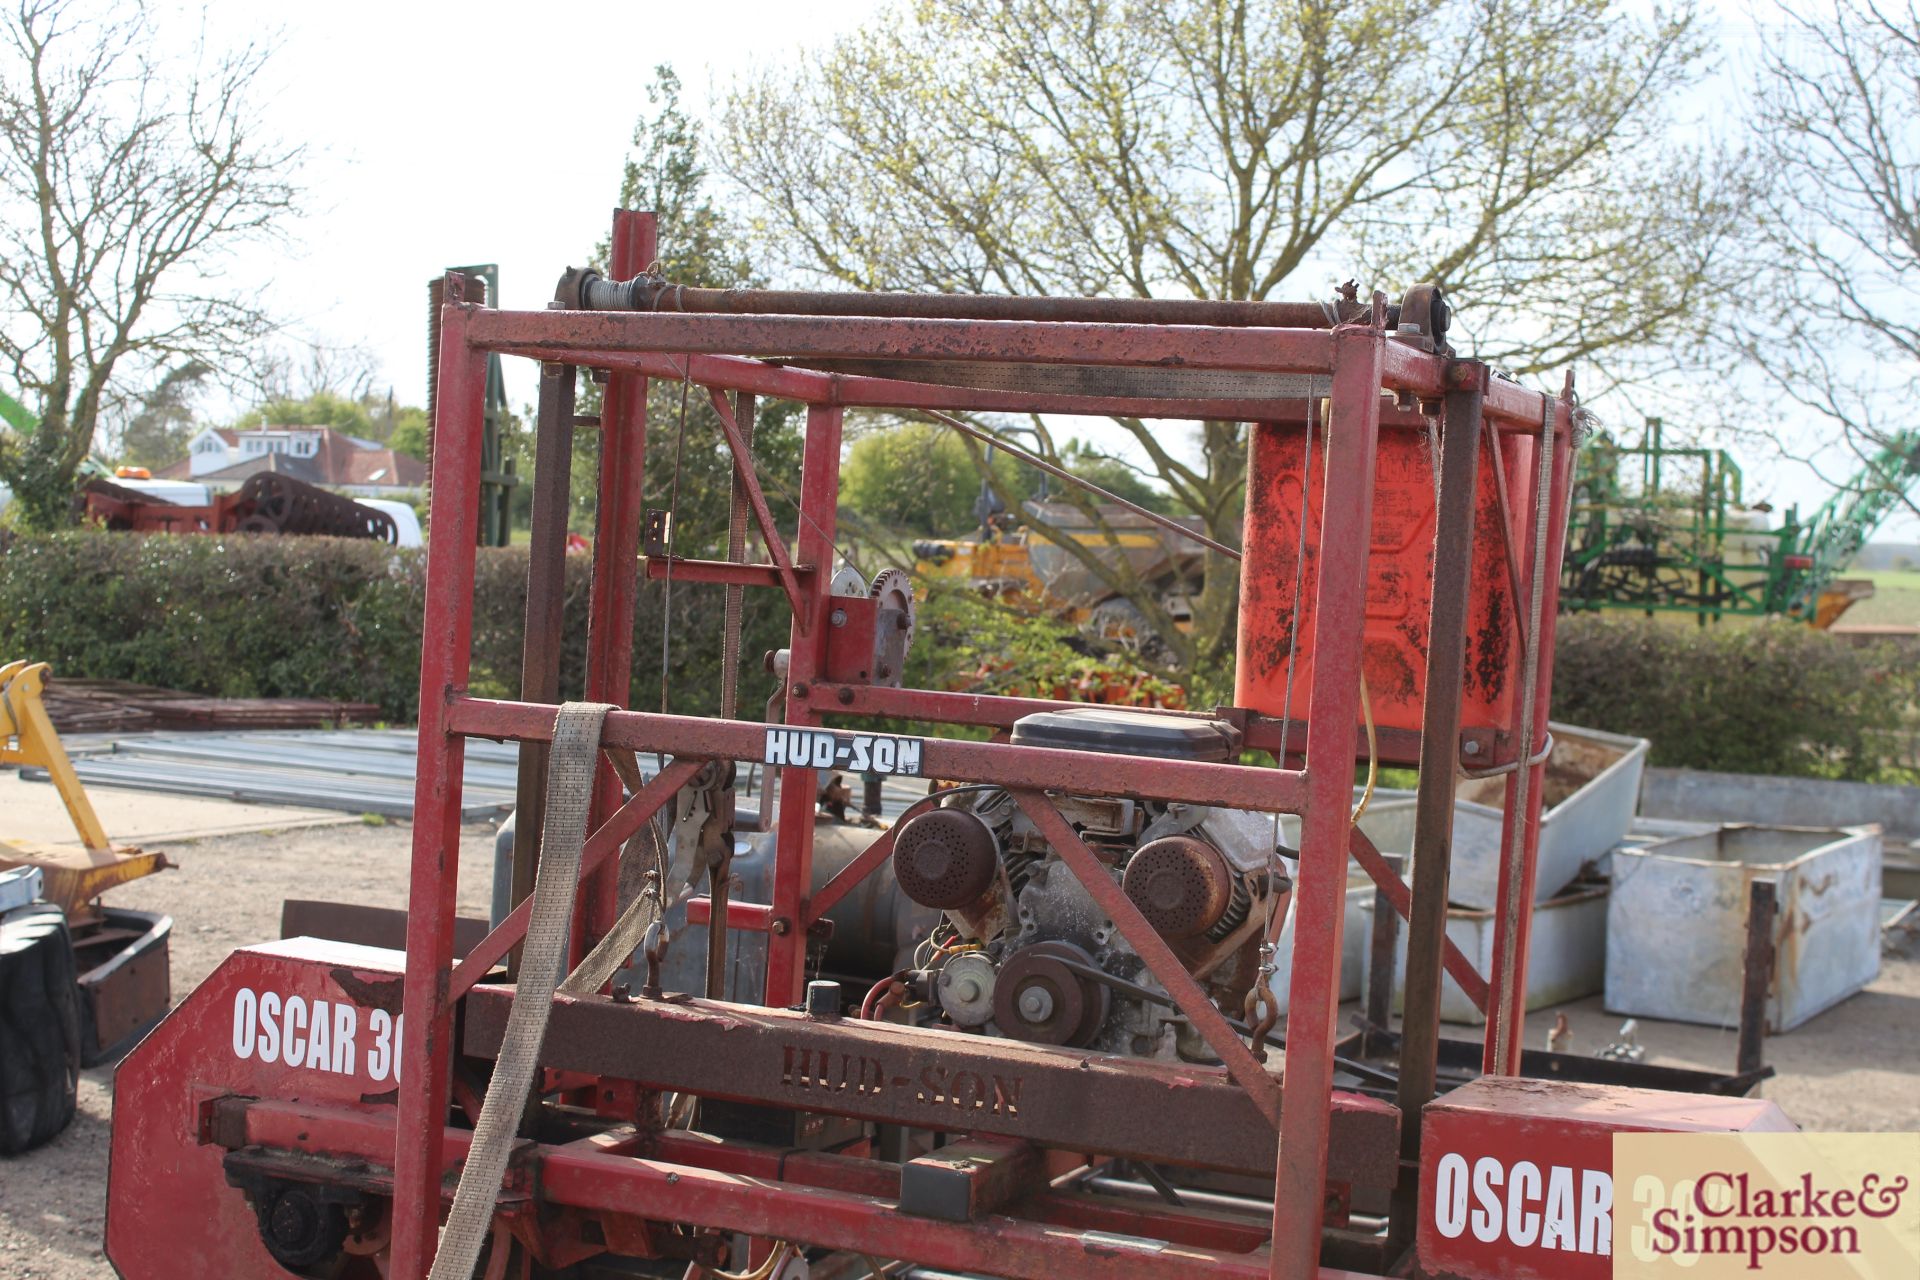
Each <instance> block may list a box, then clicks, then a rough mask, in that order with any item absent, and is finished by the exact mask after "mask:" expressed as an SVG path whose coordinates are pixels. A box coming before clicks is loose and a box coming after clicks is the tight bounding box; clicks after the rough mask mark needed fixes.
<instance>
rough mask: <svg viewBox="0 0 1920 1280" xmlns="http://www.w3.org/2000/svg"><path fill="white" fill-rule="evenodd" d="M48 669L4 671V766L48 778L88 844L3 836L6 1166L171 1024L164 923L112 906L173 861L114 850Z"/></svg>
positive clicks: (0, 964)
mask: <svg viewBox="0 0 1920 1280" xmlns="http://www.w3.org/2000/svg"><path fill="white" fill-rule="evenodd" d="M47 676H48V668H47V664H46V663H44V662H8V663H4V664H0V765H12V766H24V767H30V768H41V769H45V770H46V771H47V774H48V777H49V778H50V779H51V780H52V782H53V785H54V789H55V790H56V791H57V792H58V794H59V796H60V800H61V803H62V804H64V805H65V806H66V810H67V816H68V817H69V818H71V819H72V821H73V826H74V830H75V832H76V833H78V835H79V837H80V843H79V844H78V845H65V844H60V845H54V844H42V843H39V842H37V841H27V840H20V839H11V838H8V837H7V836H6V834H5V833H4V832H3V831H0V1023H4V1025H5V1026H6V1027H7V1028H8V1034H7V1035H5V1036H4V1037H0V1156H7V1155H12V1154H14V1153H15V1152H18V1151H24V1150H26V1149H28V1148H30V1147H35V1146H38V1145H40V1144H41V1143H43V1142H45V1141H47V1140H48V1139H50V1138H52V1137H53V1136H54V1135H55V1134H57V1133H59V1132H60V1130H61V1129H63V1128H65V1127H66V1125H67V1122H68V1121H69V1120H71V1119H72V1118H73V1112H74V1107H75V1105H76V1101H77V1094H78V1085H79V1075H80V1068H81V1067H83V1066H92V1065H94V1064H95V1063H98V1062H101V1061H104V1060H106V1059H108V1058H110V1057H113V1056H115V1055H116V1054H117V1053H118V1052H120V1051H121V1050H122V1049H124V1048H126V1047H128V1046H130V1045H131V1044H132V1042H133V1041H134V1040H135V1039H136V1038H137V1037H139V1036H140V1035H142V1034H144V1033H145V1032H146V1030H147V1029H148V1028H150V1027H151V1026H152V1025H153V1024H154V1023H155V1022H157V1021H159V1019H160V1017H161V1015H162V1014H164V1013H165V1012H166V1011H167V1007H168V1001H169V998H170V995H171V990H170V986H171V974H170V972H169V968H168V957H167V939H168V935H169V934H170V933H171V932H172V929H173V921H172V920H171V919H170V918H169V917H167V916H163V915H154V914H152V913H149V912H143V911H130V910H127V909H125V908H122V907H109V906H105V905H104V904H102V903H101V901H100V896H101V895H102V894H103V893H105V892H106V891H107V890H109V889H112V888H114V887H115V886H117V885H122V884H125V883H127V882H128V881H129V880H137V879H139V878H140V877H142V876H146V875H151V874H153V873H154V872H156V871H160V870H164V869H165V868H166V867H167V866H168V862H167V858H166V855H165V854H163V853H157V852H151V853H150V852H147V851H145V850H141V849H137V848H132V847H129V846H116V845H114V844H113V843H112V842H111V841H110V840H109V839H108V838H107V833H106V829H105V828H104V827H102V826H101V823H100V819H99V816H98V815H97V814H95V813H94V810H93V803H92V802H91V801H90V800H89V799H88V798H87V793H86V789H85V788H84V787H82V786H81V785H80V779H79V777H78V776H77V775H76V774H75V773H74V770H73V762H72V761H71V760H70V759H69V758H68V756H67V751H66V747H65V746H64V745H63V744H62V743H61V741H60V735H59V734H58V733H57V732H56V731H55V729H54V727H53V722H52V721H51V720H50V719H49V718H48V716H47V708H46V702H45V698H44V694H45V691H46V685H47Z"/></svg>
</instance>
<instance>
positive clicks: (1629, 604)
mask: <svg viewBox="0 0 1920 1280" xmlns="http://www.w3.org/2000/svg"><path fill="white" fill-rule="evenodd" d="M1916 479H1920V430H1906V431H1902V432H1899V433H1897V434H1896V435H1894V436H1893V437H1892V438H1890V439H1888V440H1887V441H1885V442H1884V444H1883V445H1882V447H1881V448H1879V449H1878V450H1877V451H1876V452H1875V453H1874V454H1873V455H1872V456H1870V457H1868V458H1867V459H1866V460H1865V462H1864V464H1863V465H1862V467H1861V468H1860V470H1859V471H1858V472H1857V473H1856V474H1855V475H1854V476H1853V477H1852V478H1851V479H1849V480H1848V482H1847V483H1846V484H1844V485H1842V486H1841V487H1840V488H1839V489H1838V490H1836V491H1835V493H1834V494H1833V496H1832V497H1830V498H1828V499H1827V500H1826V501H1825V502H1824V503H1822V504H1821V505H1820V507H1819V509H1818V510H1816V511H1814V512H1813V513H1812V514H1811V515H1810V516H1808V517H1807V518H1805V519H1802V518H1801V517H1800V514H1799V510H1798V508H1794V507H1790V508H1788V509H1787V512H1786V514H1785V517H1784V519H1783V520H1782V521H1781V523H1780V524H1779V525H1778V526H1775V527H1769V525H1768V523H1767V515H1768V514H1769V513H1770V511H1771V508H1768V507H1767V506H1765V505H1764V504H1758V505H1755V506H1751V507H1750V506H1748V505H1747V504H1746V501H1745V498H1744V496H1743V494H1742V492H1741V487H1742V476H1741V473H1740V467H1739V465H1738V464H1737V463H1736V462H1734V460H1733V459H1732V457H1731V456H1729V455H1728V454H1727V452H1726V451H1725V450H1723V449H1709V448H1703V447H1697V446H1680V445H1669V444H1667V443H1666V442H1665V440H1664V438H1663V432H1662V424H1661V422H1660V420H1659V419H1657V418H1655V419H1650V420H1649V421H1648V423H1647V430H1646V433H1645V435H1644V436H1643V437H1642V439H1641V441H1640V443H1639V444H1637V445H1626V444H1621V443H1619V442H1618V441H1616V440H1613V439H1611V438H1610V437H1608V436H1607V435H1605V434H1604V433H1602V434H1600V435H1597V436H1595V437H1594V439H1593V440H1592V441H1590V442H1589V443H1588V444H1587V446H1586V448H1585V449H1583V450H1582V451H1581V454H1580V465H1579V471H1578V473H1577V475H1576V476H1575V479H1574V489H1573V496H1572V504H1573V505H1572V512H1571V520H1572V527H1571V528H1570V529H1569V530H1568V535H1567V555H1566V564H1565V568H1564V575H1565V576H1564V581H1563V584H1562V587H1561V596H1560V599H1561V605H1562V607H1563V608H1565V609H1568V610H1599V609H1631V610H1637V611H1640V612H1643V613H1646V614H1649V615H1651V614H1654V613H1682V614H1693V615H1694V616H1695V617H1697V618H1699V619H1700V620H1701V621H1702V622H1703V623H1704V622H1706V621H1708V620H1711V619H1717V618H1719V617H1721V616H1722V615H1726V614H1732V615H1744V616H1786V617H1794V618H1801V619H1804V620H1805V621H1807V622H1808V623H1810V624H1811V625H1813V626H1815V627H1818V628H1821V629H1823V630H1824V629H1825V628H1827V627H1830V626H1832V625H1833V623H1834V622H1835V621H1837V620H1838V619H1839V617H1840V615H1841V614H1843V613H1845V612H1846V610H1847V608H1848V607H1849V606H1850V605H1852V604H1853V603H1855V602H1856V601H1858V600H1862V599H1865V598H1866V597H1868V596H1870V595H1872V594H1873V584H1872V583H1870V582H1865V581H1861V580H1857V579H1845V578H1841V577H1840V576H1839V574H1840V572H1841V571H1842V570H1843V569H1845V568H1846V566H1847V565H1848V563H1849V562H1850V561H1852V559H1853V557H1854V556H1855V555H1856V554H1858V552H1859V550H1860V548H1861V547H1862V546H1864V545H1865V544H1866V541H1867V539H1868V538H1870V537H1872V536H1873V532H1874V530H1875V529H1877V528H1878V527H1879V526H1880V524H1881V523H1882V522H1883V521H1884V520H1885V519H1886V518H1887V517H1888V516H1889V515H1890V514H1891V513H1892V512H1893V511H1894V509H1895V508H1897V507H1899V506H1900V505H1901V504H1902V503H1904V502H1905V501H1906V497H1905V495H1906V492H1907V490H1908V489H1909V488H1910V487H1911V486H1912V485H1913V483H1914V482H1915V480H1916Z"/></svg>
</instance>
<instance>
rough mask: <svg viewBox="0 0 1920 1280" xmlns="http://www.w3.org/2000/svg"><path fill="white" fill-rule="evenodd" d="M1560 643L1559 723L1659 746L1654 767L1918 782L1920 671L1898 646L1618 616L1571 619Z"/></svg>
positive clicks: (1787, 630) (1775, 628)
mask: <svg viewBox="0 0 1920 1280" xmlns="http://www.w3.org/2000/svg"><path fill="white" fill-rule="evenodd" d="M1558 637H1559V638H1558V643H1557V647H1556V652H1555V655H1554V665H1553V715H1554V718H1555V719H1556V720H1561V721H1565V722H1567V723H1569V724H1579V725H1586V726H1588V727H1591V728H1595V729H1608V730H1612V731H1614V732H1617V733H1631V734H1637V735H1639V736H1640V737H1644V738H1649V739H1651V740H1652V742H1653V749H1652V762H1653V763H1654V764H1662V765H1676V766H1682V767H1687V768H1695V769H1721V770H1726V771H1728V772H1732V773H1770V774H1798V775H1810V776H1819V777H1838V778H1851V779H1856V780H1860V781H1908V780H1909V779H1908V778H1906V777H1904V776H1903V771H1902V770H1901V768H1900V766H1899V762H1898V760H1897V759H1896V758H1895V756H1894V755H1893V754H1892V752H1893V750H1894V738H1893V736H1892V732H1891V731H1893V730H1897V729H1899V728H1901V727H1902V726H1903V724H1905V723H1906V722H1907V720H1908V718H1909V717H1910V716H1912V714H1913V708H1914V705H1915V703H1916V700H1920V672H1917V671H1916V670H1915V668H1914V665H1913V663H1912V662H1911V661H1909V660H1907V659H1905V658H1903V657H1902V656H1901V655H1900V654H1899V653H1898V652H1896V651H1895V650H1894V649H1893V648H1892V647H1891V646H1883V647H1879V648H1857V647H1855V646H1853V645H1850V644H1848V643H1845V642H1843V641H1839V640H1836V639H1834V638H1833V637H1832V636H1829V635H1827V634H1826V633H1824V632H1820V631H1815V630H1813V629H1812V628H1810V627H1807V626H1804V625H1802V624H1798V623H1792V622H1784V621H1781V622H1756V623H1752V624H1749V625H1740V624H1737V623H1723V624H1720V625H1717V626H1708V627H1696V626H1689V625H1684V624H1680V623H1676V622H1674V621H1672V620H1665V621H1662V620H1649V619H1640V618H1633V617H1621V616H1617V615H1616V616H1607V615H1574V616H1569V617H1563V618H1561V619H1560V628H1559V633H1558Z"/></svg>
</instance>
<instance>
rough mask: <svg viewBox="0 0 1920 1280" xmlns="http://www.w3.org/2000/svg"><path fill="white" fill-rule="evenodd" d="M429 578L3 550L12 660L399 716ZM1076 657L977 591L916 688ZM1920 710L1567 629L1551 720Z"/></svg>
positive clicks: (118, 546)
mask: <svg viewBox="0 0 1920 1280" xmlns="http://www.w3.org/2000/svg"><path fill="white" fill-rule="evenodd" d="M526 571H527V551H526V548H524V547H509V548H500V549H483V550H481V551H480V553H479V561H478V569H477V572H476V576H475V583H474V596H475V607H474V635H473V671H472V675H471V678H470V682H469V683H470V687H471V688H472V689H473V690H474V691H475V692H477V693H484V694H490V695H507V696H511V695H513V694H515V693H516V692H517V691H518V690H519V687H520V674H519V672H520V644H521V627H522V622H523V619H524V617H525V609H526ZM566 572H567V584H566V593H567V594H566V614H565V624H564V626H563V628H562V640H561V643H562V653H561V670H562V673H563V676H564V679H565V687H564V689H563V692H564V693H565V694H566V695H567V696H574V697H577V696H579V694H580V687H579V681H580V678H581V673H582V672H583V671H584V669H585V665H586V637H587V617H586V615H587V596H588V586H589V584H588V573H589V565H588V561H587V557H585V556H569V557H568V558H567V570H566ZM423 577H424V564H423V560H422V557H421V556H420V554H419V553H416V552H405V551H395V550H392V549H391V548H388V547H384V546H378V545H375V544H372V543H368V542H357V541H348V540H340V539H332V538H249V537H235V538H215V537H191V536H186V537H169V536H160V535H155V536H145V537H142V536H135V535H130V534H112V533H100V532H92V531H74V532H68V533H60V534H53V535H49V536H45V537H23V538H17V539H14V540H12V541H11V543H10V544H9V545H7V547H6V549H5V550H4V551H0V658H6V659H13V658H30V659H34V660H37V661H45V662H49V663H52V664H53V670H54V674H55V675H56V676H60V675H66V676H70V677H76V678H93V679H121V680H136V681H140V682H142V683H147V684H157V685H164V686H167V687H170V688H176V689H186V690H189V691H192V692H196V693H207V694H216V695H222V696H228V697H249V696H280V697H326V698H338V699H343V700H352V701H367V702H377V703H378V704H379V705H380V707H381V709H382V711H383V712H384V714H386V715H387V716H388V717H390V718H391V719H393V720H395V721H401V722H407V721H411V720H412V719H413V717H414V713H415V710H416V702H417V698H418V682H419V661H420V617H421V606H422V603H423V600H424V587H423ZM662 594H663V593H662V591H661V587H660V585H659V584H657V583H656V584H649V585H645V586H643V587H642V589H641V592H640V601H639V608H638V614H637V617H636V620H635V633H634V661H633V666H634V687H633V704H634V705H635V706H640V707H648V708H651V707H656V706H658V705H659V699H660V687H659V679H660V676H659V671H660V666H659V653H660V608H661V599H662ZM746 599H747V610H746V614H745V619H744V626H745V632H744V635H743V639H742V644H741V669H742V675H741V680H740V691H741V693H740V701H741V706H742V708H743V710H744V711H746V712H747V713H748V714H751V713H752V712H753V710H754V709H755V708H757V707H758V705H759V703H760V702H761V701H764V699H765V697H766V694H767V693H768V692H769V690H770V687H771V686H770V681H769V678H768V677H767V676H766V675H765V674H764V673H763V672H762V669H761V656H762V654H764V653H765V652H766V650H768V649H771V648H776V647H778V646H780V645H782V644H785V643H786V637H787V610H786V603H785V600H784V599H782V598H781V597H780V596H779V594H778V593H777V592H769V591H749V592H748V593H747V597H746ZM673 612H674V625H673V635H674V640H673V650H672V658H671V662H670V664H669V670H670V672H671V685H672V691H673V692H672V701H671V708H672V710H674V711H676V712H680V713H684V714H689V715H708V714H713V713H715V712H716V711H717V710H718V703H719V683H720V682H719V643H718V637H719V634H720V626H721V623H720V617H721V595H720V591H719V589H718V588H716V587H709V586H700V585H691V584H682V585H678V586H676V587H675V589H674V593H673ZM1069 641H1070V637H1067V638H1063V637H1056V636H1053V635H1052V634H1051V633H1050V632H1048V631H1047V628H1046V627H1045V626H1044V625H1042V624H1039V623H1036V622H1033V621H1010V620H1007V619H1004V618H999V617H997V616H995V615H992V613H991V611H989V610H987V609H986V608H985V607H984V606H982V605H980V604H979V603H978V602H977V601H975V600H974V599H973V598H972V597H971V596H970V595H969V596H965V598H948V597H946V596H941V597H938V598H936V599H934V600H931V601H929V602H928V605H927V607H926V609H925V610H924V611H923V626H922V627H921V634H920V644H919V645H917V646H916V652H915V656H914V671H913V675H914V677H915V678H916V680H918V681H921V682H925V683H929V684H934V685H940V684H947V683H950V682H951V681H952V680H953V679H954V678H955V677H956V676H960V675H965V674H971V673H974V672H975V671H976V669H977V668H980V669H984V668H983V667H982V664H986V666H987V667H990V668H991V669H992V670H993V672H994V675H995V678H996V679H998V678H1004V679H1006V680H1008V681H1011V682H1013V683H1014V684H1019V683H1020V682H1021V681H1023V680H1024V681H1028V682H1030V681H1031V679H1032V678H1038V677H1037V676H1036V672H1043V669H1044V672H1055V671H1056V669H1060V668H1061V662H1062V661H1063V659H1062V658H1061V656H1060V655H1062V654H1065V655H1066V657H1067V659H1071V658H1072V657H1073V655H1072V653H1071V645H1070V643H1069ZM1090 665H1093V666H1098V667H1099V668H1100V669H1102V670H1105V669H1108V668H1112V667H1114V666H1116V665H1118V666H1124V665H1125V664H1116V663H1115V662H1112V661H1103V662H1100V663H1097V664H1090ZM1009 687H1011V685H1010V686H1009ZM1021 687H1022V688H1023V689H1024V687H1025V686H1024V685H1022V686H1021ZM1916 701H1920V671H1916V670H1915V669H1914V666H1913V664H1912V663H1910V662H1905V661H1903V660H1902V659H1901V658H1900V657H1899V656H1898V655H1897V654H1895V653H1893V652H1892V651H1890V650H1885V649H1858V648H1854V647H1852V646H1850V645H1847V644H1844V643H1841V642H1838V641H1835V640H1834V639H1832V638H1831V637H1829V636H1827V635H1824V634H1822V633H1820V632H1816V631H1812V630H1810V629H1808V628H1806V627H1804V626H1799V625H1795V624H1790V623H1778V624H1754V625H1746V626H1741V625H1733V624H1725V625H1721V626H1715V627H1707V628H1695V627H1690V626H1682V625H1676V624H1674V623H1672V622H1670V621H1643V620H1640V619H1635V618H1623V617H1618V616H1612V617H1609V616H1571V617H1565V618H1562V619H1561V620H1560V630H1559V643H1558V652H1557V655H1556V661H1555V663H1554V688H1553V712H1554V716H1555V718H1556V719H1559V720H1563V721H1568V722H1571V723H1573V724H1582V725H1588V726H1591V727H1593V728H1597V729H1608V730H1613V731H1615V732H1620V733H1633V734H1638V735H1640V736H1643V737H1647V738H1651V739H1652V740H1653V760H1654V762H1655V763H1657V764H1671V765H1685V766H1691V767H1694V768H1703V769H1725V770H1730V771H1734V772H1744V773H1777V774H1812V775H1819V776H1829V777H1844V778H1857V779H1870V780H1871V779H1881V780H1885V779H1898V780H1906V779H1904V778H1903V777H1902V775H1901V773H1900V771H1899V769H1898V768H1897V762H1896V761H1895V760H1894V759H1893V758H1892V757H1891V756H1890V754H1889V753H1890V751H1891V750H1892V749H1893V745H1892V744H1893V743H1894V741H1895V735H1894V734H1892V733H1891V732H1890V731H1893V730H1897V729H1900V728H1902V727H1903V725H1904V724H1905V723H1907V721H1908V718H1909V717H1910V716H1911V715H1912V714H1913V707H1914V705H1915V703H1916Z"/></svg>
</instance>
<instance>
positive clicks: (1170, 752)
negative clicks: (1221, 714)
mask: <svg viewBox="0 0 1920 1280" xmlns="http://www.w3.org/2000/svg"><path fill="white" fill-rule="evenodd" d="M1012 742H1013V745H1014V746H1016V747H1062V748H1065V749H1067V750H1070V751H1098V752H1101V753H1103V754H1107V755H1120V756H1151V757H1153V758H1155V759H1159V760H1206V761H1219V760H1228V759H1231V758H1232V757H1233V755H1234V753H1235V752H1236V751H1238V750H1239V748H1240V734H1239V731H1238V730H1236V729H1235V728H1234V727H1233V726H1232V725H1230V724H1228V723H1227V722H1226V721H1224V720H1207V719H1204V718H1202V717H1200V716H1185V715H1175V714H1172V713H1169V712H1165V711H1144V710H1141V709H1139V708H1135V707H1094V706H1089V707H1074V708H1072V709H1070V710H1065V711H1036V712H1034V713H1033V714H1032V715H1030V716H1022V717H1020V718H1019V719H1018V720H1016V721H1014V722H1013V735H1012Z"/></svg>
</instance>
